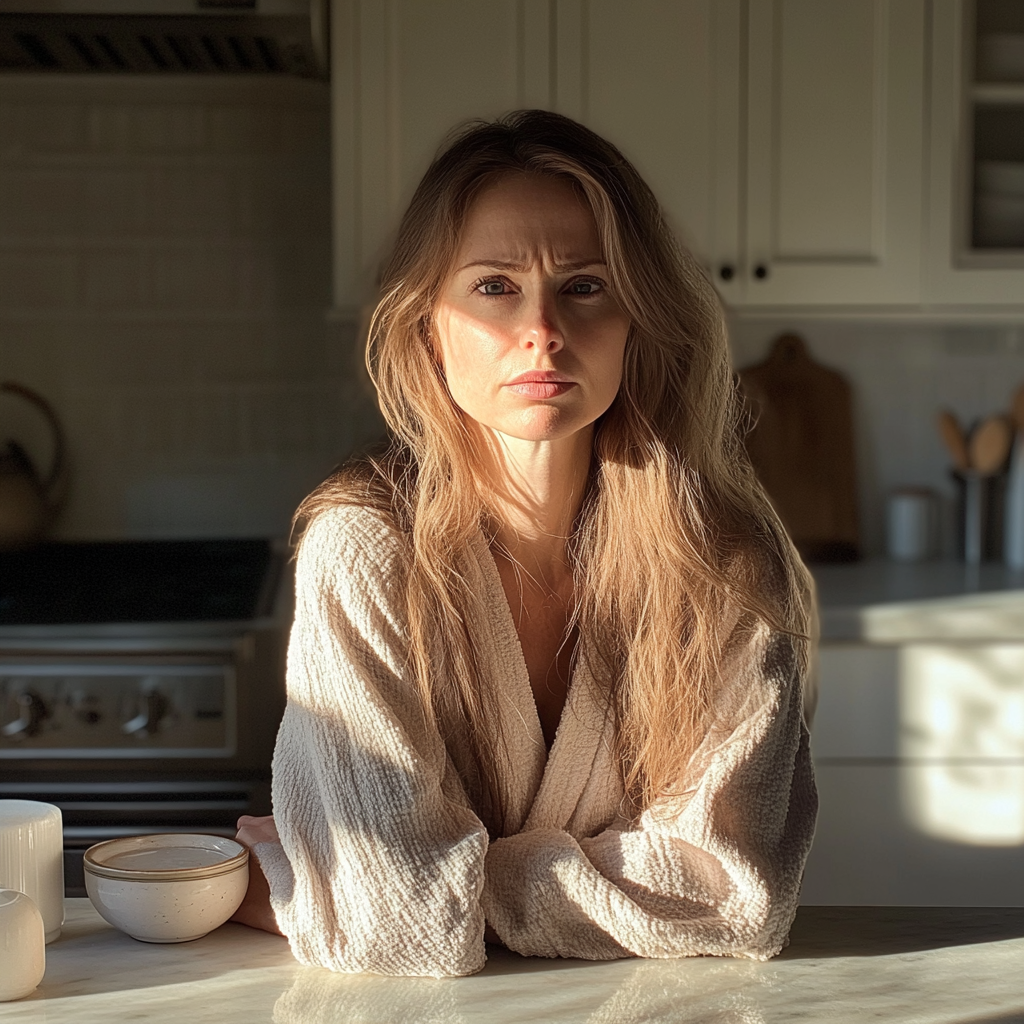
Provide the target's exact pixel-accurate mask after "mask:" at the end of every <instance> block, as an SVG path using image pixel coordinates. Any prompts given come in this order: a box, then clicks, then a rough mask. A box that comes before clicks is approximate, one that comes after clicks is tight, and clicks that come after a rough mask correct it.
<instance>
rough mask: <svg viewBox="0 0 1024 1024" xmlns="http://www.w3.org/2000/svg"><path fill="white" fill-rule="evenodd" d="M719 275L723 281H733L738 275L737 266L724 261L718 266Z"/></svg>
mask: <svg viewBox="0 0 1024 1024" xmlns="http://www.w3.org/2000/svg"><path fill="white" fill-rule="evenodd" d="M718 276H719V277H720V278H721V279H722V280H723V281H731V280H732V279H733V278H734V277H735V276H736V268H735V267H734V266H733V265H732V264H731V263H723V264H722V265H721V266H720V267H719V268H718Z"/></svg>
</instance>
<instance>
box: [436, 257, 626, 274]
mask: <svg viewBox="0 0 1024 1024" xmlns="http://www.w3.org/2000/svg"><path fill="white" fill-rule="evenodd" d="M604 266H607V264H606V263H605V261H604V260H603V259H601V258H600V257H598V258H597V259H587V260H571V261H569V262H568V263H556V264H555V265H554V269H555V270H557V271H558V272H559V273H562V274H571V273H573V272H574V271H576V270H585V269H586V268H587V267H604ZM471 267H486V268H487V269H488V270H508V271H511V272H512V273H514V274H525V273H526V271H527V270H529V269H530V264H528V263H520V262H519V261H517V260H491V259H481V260H472V261H470V262H469V263H467V264H465V265H464V266H461V267H459V269H458V270H457V271H456V273H461V272H462V271H463V270H469V269H470V268H471Z"/></svg>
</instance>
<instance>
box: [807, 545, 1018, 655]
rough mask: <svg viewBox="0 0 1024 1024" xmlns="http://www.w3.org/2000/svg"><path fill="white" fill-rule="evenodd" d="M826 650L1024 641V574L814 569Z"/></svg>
mask: <svg viewBox="0 0 1024 1024" xmlns="http://www.w3.org/2000/svg"><path fill="white" fill-rule="evenodd" d="M810 568H811V572H812V574H813V575H814V579H815V582H816V583H817V585H818V604H819V607H820V610H821V638H822V640H824V641H826V642H843V641H866V642H873V643H901V642H904V641H913V640H933V639H934V640H956V639H963V640H1020V639H1024V572H1021V571H1014V570H1010V569H1007V568H1006V567H1005V566H1003V565H1000V564H998V563H989V564H985V565H981V566H973V567H968V566H966V565H965V564H964V563H963V562H920V563H915V564H906V563H900V562H887V561H883V560H872V561H865V562H854V563H851V564H848V565H812V566H811V567H810Z"/></svg>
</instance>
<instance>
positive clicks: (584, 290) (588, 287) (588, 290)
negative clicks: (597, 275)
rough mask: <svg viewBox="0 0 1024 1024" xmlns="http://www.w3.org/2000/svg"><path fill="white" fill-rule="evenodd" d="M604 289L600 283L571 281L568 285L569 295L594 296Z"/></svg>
mask: <svg viewBox="0 0 1024 1024" xmlns="http://www.w3.org/2000/svg"><path fill="white" fill-rule="evenodd" d="M603 287H604V285H602V283H601V282H600V281H590V280H586V279H584V280H582V281H573V282H572V283H571V284H570V285H569V294H570V295H596V294H597V293H598V292H599V291H601V289H602V288H603Z"/></svg>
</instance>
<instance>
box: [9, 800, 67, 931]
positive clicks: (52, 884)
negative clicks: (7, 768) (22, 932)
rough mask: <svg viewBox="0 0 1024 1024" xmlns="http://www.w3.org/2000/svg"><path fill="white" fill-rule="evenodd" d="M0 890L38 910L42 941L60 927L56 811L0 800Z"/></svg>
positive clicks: (60, 837) (60, 843) (60, 835)
mask: <svg viewBox="0 0 1024 1024" xmlns="http://www.w3.org/2000/svg"><path fill="white" fill-rule="evenodd" d="M0 887H3V888H5V889H14V890H16V891H17V892H23V893H25V894H26V895H27V896H28V897H29V898H30V899H31V900H32V902H33V903H35V905H36V906H37V907H38V908H39V913H40V914H42V917H43V925H44V927H45V931H46V941H47V942H53V940H54V939H56V938H59V937H60V929H61V925H63V924H64V830H63V825H62V821H61V816H60V809H59V808H57V807H54V806H53V804H44V803H40V802H39V801H37V800H0Z"/></svg>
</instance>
